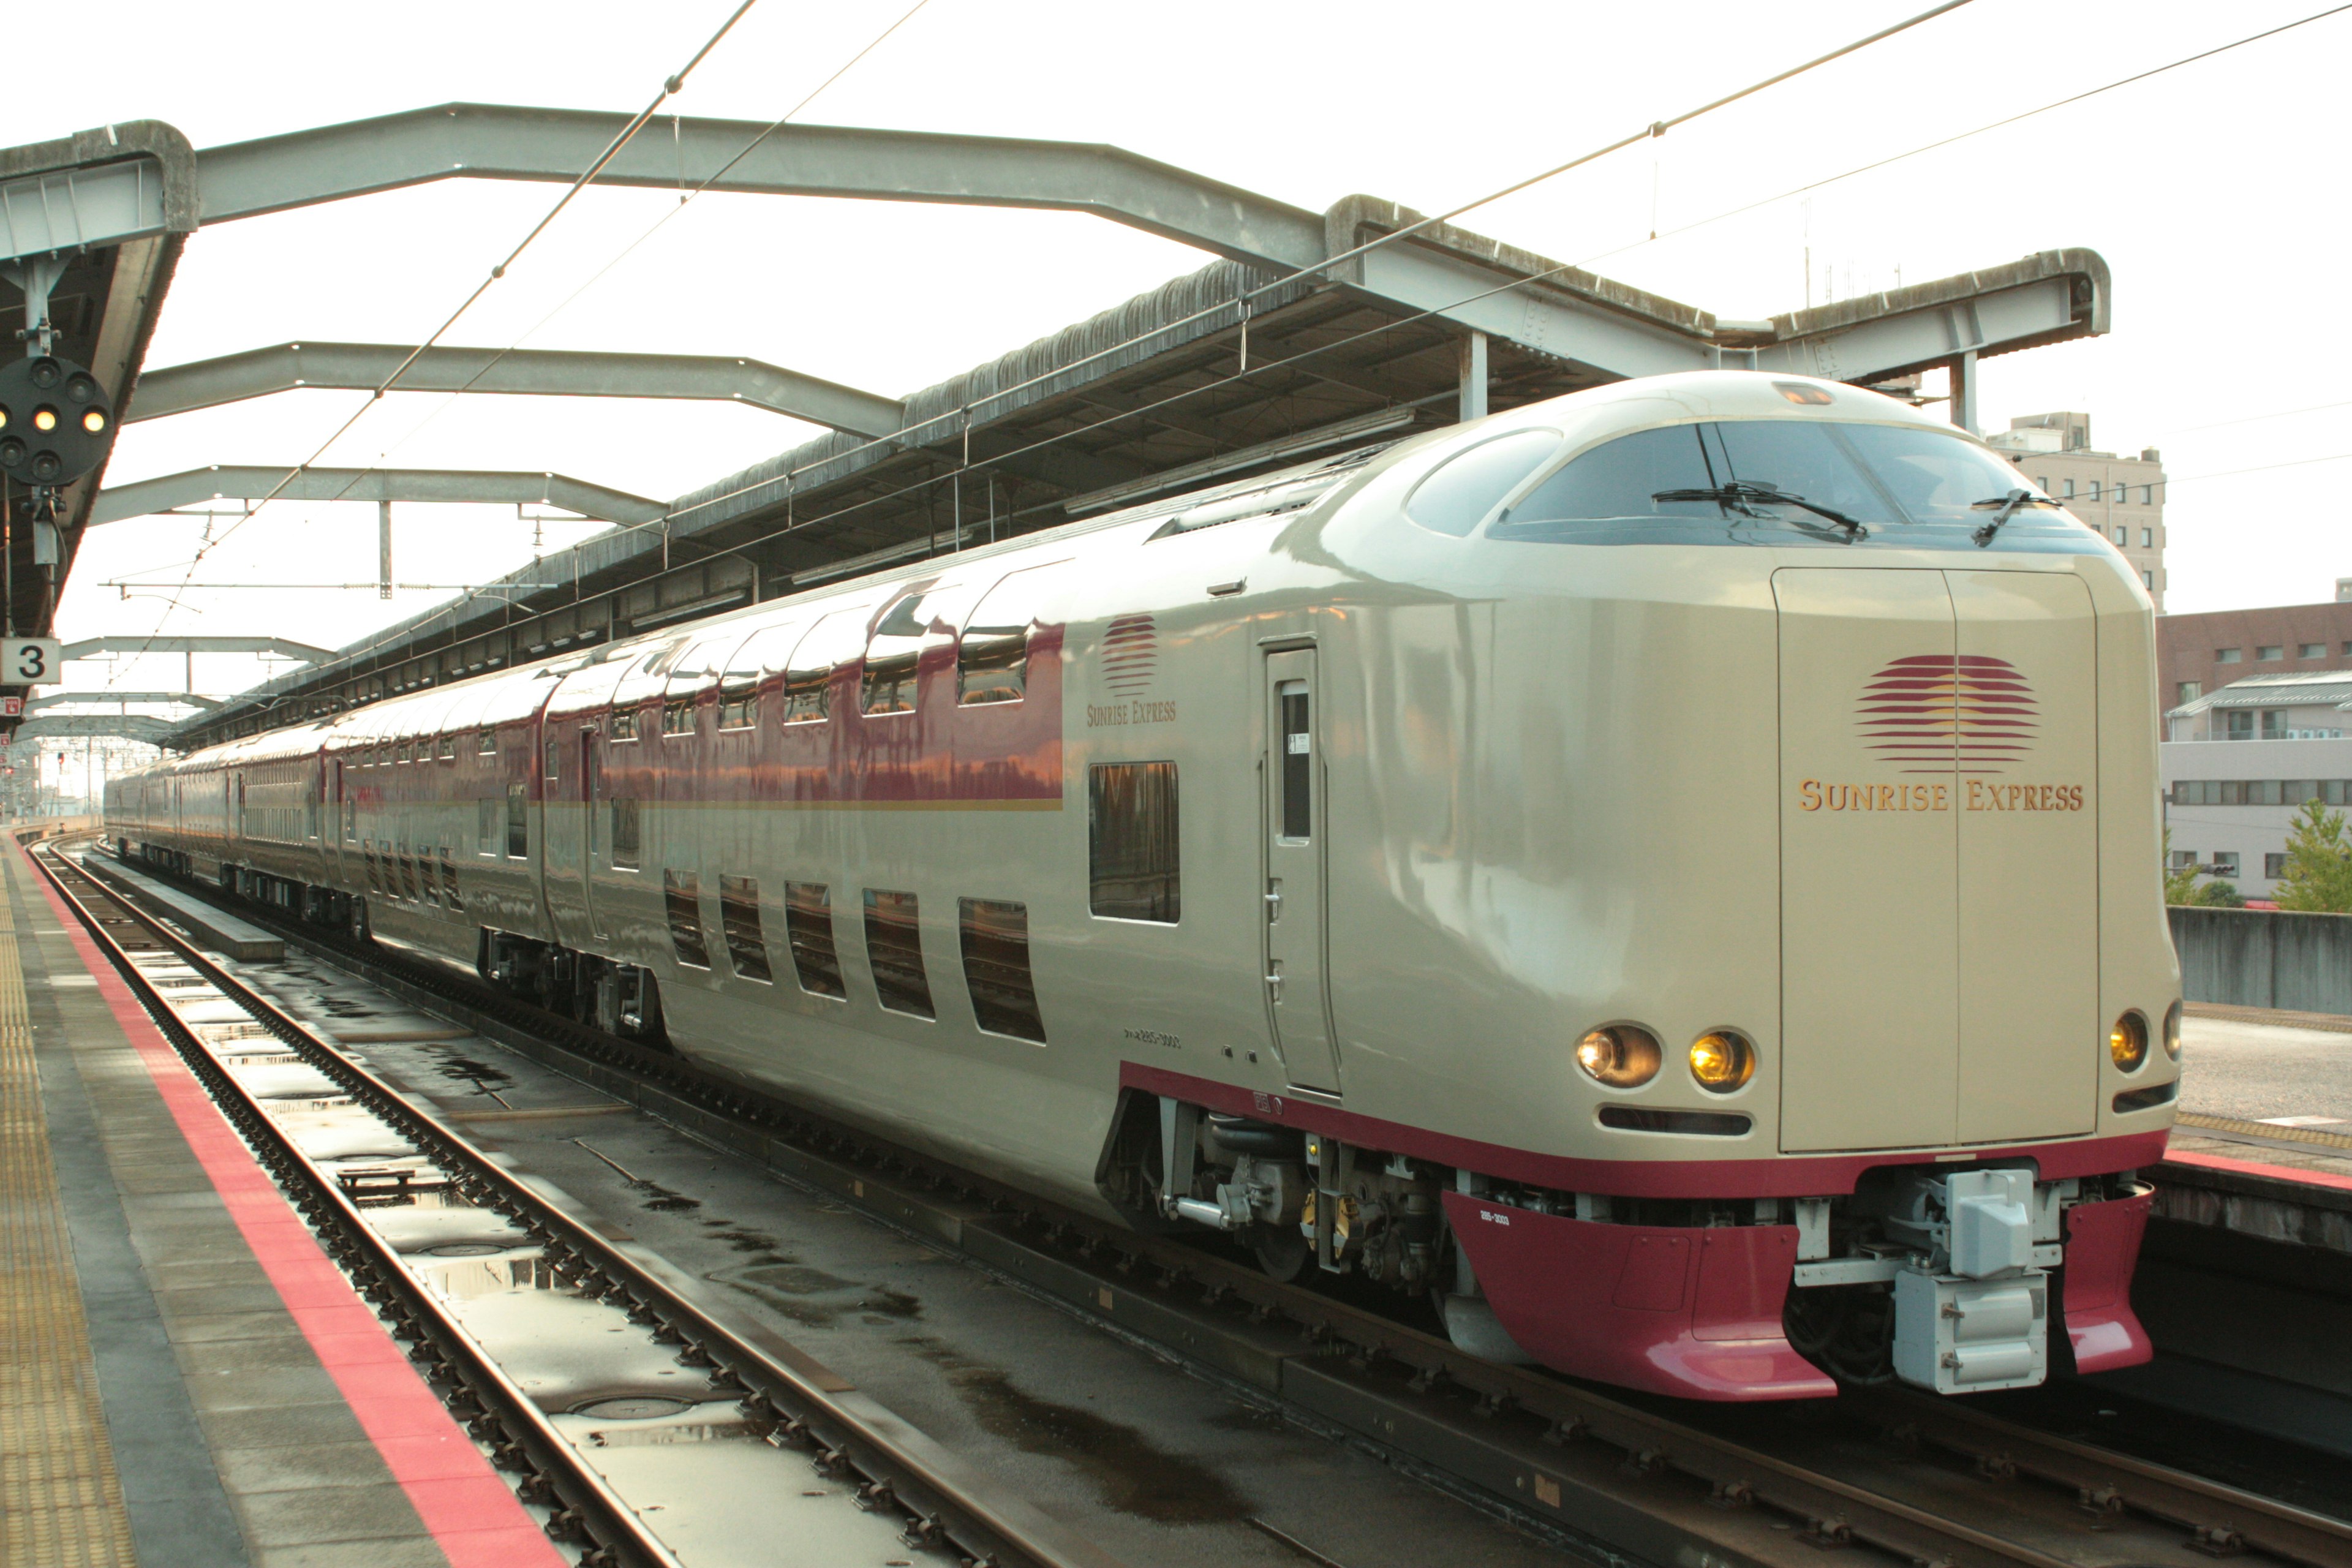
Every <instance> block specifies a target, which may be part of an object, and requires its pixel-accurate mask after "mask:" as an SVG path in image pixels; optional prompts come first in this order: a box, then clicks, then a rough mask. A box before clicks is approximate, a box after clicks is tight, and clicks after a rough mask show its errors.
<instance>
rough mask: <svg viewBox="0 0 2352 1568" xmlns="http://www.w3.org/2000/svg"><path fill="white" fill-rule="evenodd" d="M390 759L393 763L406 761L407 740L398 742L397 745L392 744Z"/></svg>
mask: <svg viewBox="0 0 2352 1568" xmlns="http://www.w3.org/2000/svg"><path fill="white" fill-rule="evenodd" d="M392 760H393V761H394V762H395V763H404V762H406V761H408V742H405V741H403V742H400V744H398V745H396V746H394V748H393V749H392Z"/></svg>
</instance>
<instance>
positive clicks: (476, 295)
mask: <svg viewBox="0 0 2352 1568" xmlns="http://www.w3.org/2000/svg"><path fill="white" fill-rule="evenodd" d="M757 4H759V0H740V4H739V5H737V6H736V7H735V9H734V10H732V11H730V13H728V16H727V19H726V20H725V21H724V22H721V23H720V24H719V27H718V30H717V31H715V32H713V33H712V34H711V35H710V37H708V38H706V39H704V40H703V43H702V47H699V48H698V49H696V50H695V51H694V55H693V58H690V59H688V61H687V62H686V64H684V65H683V66H681V67H679V68H677V70H675V71H673V72H671V73H670V74H669V75H668V76H667V77H666V78H664V79H663V81H662V85H661V89H660V90H659V91H657V92H656V93H655V94H654V96H653V98H652V99H651V100H649V101H648V102H647V103H646V106H645V108H643V109H641V110H638V111H637V112H636V113H635V114H634V115H632V116H631V117H630V119H629V121H628V122H627V123H626V124H625V125H624V126H622V128H621V129H620V130H619V131H618V132H615V133H614V136H613V139H612V140H611V141H610V142H607V143H606V144H605V147H604V151H603V152H602V153H598V154H597V155H596V157H595V159H594V160H593V162H591V163H589V165H588V167H587V168H585V169H583V170H582V171H581V173H580V177H579V178H578V179H576V180H574V181H572V184H570V185H568V186H566V187H565V188H564V192H563V194H562V195H561V196H559V197H557V198H556V200H555V204H554V205H552V206H551V207H549V208H548V209H547V211H546V213H545V214H544V215H542V216H541V218H540V220H539V221H538V222H537V223H535V224H533V225H532V226H530V232H528V233H526V234H525V235H524V236H523V237H521V238H520V240H518V241H516V242H515V245H514V247H512V248H511V249H509V251H508V252H507V254H506V256H505V257H504V258H502V259H500V260H499V261H498V262H497V263H496V264H494V265H493V266H492V267H491V268H490V269H489V272H488V274H487V275H486V276H485V277H484V278H483V279H482V280H481V281H480V282H478V283H477V284H476V285H475V286H474V288H473V289H472V291H471V292H469V293H468V294H467V296H466V298H465V299H464V300H462V301H460V302H459V304H458V306H457V309H456V310H452V311H450V312H449V314H448V315H447V316H446V318H444V319H443V321H442V322H441V324H440V325H439V326H437V327H436V328H434V329H433V331H432V333H431V334H430V335H429V336H427V337H426V338H425V341H424V342H421V343H418V344H417V345H416V346H415V348H413V349H411V350H410V351H409V352H408V353H407V354H406V355H405V356H404V357H403V358H402V360H401V362H400V363H399V365H398V366H397V367H395V368H394V371H393V373H392V374H390V375H388V376H386V377H385V378H384V379H383V382H382V383H381V384H378V385H377V386H376V388H375V389H374V390H373V392H371V393H369V394H368V397H367V401H365V402H363V403H362V404H361V405H359V406H358V407H357V408H355V409H353V410H352V414H351V417H349V418H348V419H345V420H344V421H343V422H342V424H341V425H340V426H336V428H335V431H334V433H333V434H332V435H331V436H329V437H327V438H326V439H325V440H324V441H321V442H320V443H319V446H318V448H317V450H315V451H313V452H312V453H311V454H310V457H308V458H305V459H303V460H302V462H300V463H299V464H297V465H296V466H295V467H293V468H289V469H288V470H287V471H286V475H285V477H284V478H283V479H279V480H278V483H277V484H275V485H273V486H271V487H270V489H269V493H268V495H265V496H263V497H262V498H261V499H260V500H257V501H255V502H254V504H253V506H252V508H251V510H248V511H247V513H246V515H245V516H244V517H243V518H240V519H238V520H237V521H236V523H235V524H232V525H231V526H230V527H229V528H228V529H226V530H225V531H223V532H222V534H221V536H220V538H219V539H215V540H214V541H212V542H210V543H208V544H206V545H205V546H204V547H203V548H201V549H199V550H198V551H197V552H196V557H195V560H194V561H192V562H191V563H189V572H190V574H191V575H193V574H194V570H195V566H196V564H197V563H200V562H202V561H203V560H204V558H205V556H206V555H207V554H209V553H210V552H212V551H214V550H215V549H218V548H219V547H220V545H221V543H222V542H224V541H226V539H227V538H228V537H229V536H230V535H231V534H234V533H235V532H236V531H237V529H238V528H241V527H243V526H244V525H245V524H246V523H247V522H248V521H252V518H253V516H254V514H255V513H257V512H258V511H260V510H261V509H262V508H264V507H266V506H268V504H269V503H270V502H271V501H273V500H276V499H277V498H278V496H280V495H282V494H284V493H285V490H286V487H287V486H289V485H290V484H292V483H293V482H294V481H295V479H298V478H299V477H300V476H301V475H302V473H303V472H304V471H305V470H307V469H309V468H312V467H314V466H315V465H316V464H317V463H318V461H319V459H320V458H322V457H324V456H326V453H327V450H328V448H329V447H332V446H333V445H334V444H335V443H336V442H337V441H340V440H341V439H342V438H343V437H344V436H345V435H346V434H347V433H349V431H350V430H351V428H352V426H354V425H357V424H358V423H359V422H360V420H361V419H362V417H364V416H366V414H367V411H368V410H369V409H370V408H372V407H373V406H374V405H375V404H376V403H377V401H378V400H380V399H381V398H382V397H383V395H384V394H385V393H386V392H387V391H389V390H390V389H391V387H392V385H393V384H394V382H397V381H398V380H399V379H400V378H401V377H402V376H403V375H404V374H407V373H408V368H409V367H410V366H411V365H413V364H415V363H416V361H417V360H418V358H419V357H421V356H422V355H423V354H424V353H425V352H426V351H427V350H429V349H431V348H432V347H433V345H434V344H436V343H437V342H440V341H441V339H442V338H443V337H444V336H445V335H446V334H447V332H448V331H449V329H450V328H452V327H454V326H456V325H457V321H458V320H459V319H460V318H461V317H463V316H464V315H465V313H466V312H467V310H471V309H473V307H474V305H475V303H476V302H477V301H478V300H480V299H481V298H482V296H483V295H485V294H487V293H488V292H489V291H490V289H492V288H493V287H495V286H496V285H497V284H498V283H499V280H500V279H504V278H505V277H506V275H507V268H509V267H512V266H513V265H514V264H515V263H516V262H517V261H518V260H520V259H521V257H522V254H523V252H524V251H526V250H528V249H530V247H531V244H532V243H533V242H534V241H535V240H537V239H538V238H539V237H540V236H541V235H542V234H545V233H546V232H547V229H548V226H550V225H551V224H552V223H554V221H555V220H556V219H557V218H558V217H559V216H562V213H563V210H564V209H565V208H566V207H568V206H570V205H572V198H573V197H575V196H577V195H579V194H580V193H581V192H582V191H583V190H585V189H587V188H588V186H589V185H590V184H592V183H593V181H594V180H595V178H596V176H597V175H598V174H602V173H604V169H605V166H606V165H608V164H609V163H612V161H613V160H614V158H615V157H617V156H619V155H620V152H621V150H622V149H623V148H624V147H626V146H627V145H628V144H629V143H630V142H632V141H633V140H635V137H636V134H637V132H640V131H642V130H644V129H645V128H646V124H647V123H649V122H650V121H652V119H653V117H654V114H655V111H656V110H659V109H660V108H661V106H662V105H663V104H664V103H665V102H667V100H669V99H671V98H673V97H675V96H676V95H677V93H678V91H679V90H680V89H683V88H684V87H685V85H686V79H687V78H688V77H689V76H691V75H692V74H693V73H694V70H695V68H696V67H698V66H699V65H701V64H702V62H703V61H704V60H705V59H707V58H709V55H710V51H711V50H713V49H715V48H717V47H719V41H720V40H721V39H723V38H725V37H727V35H728V34H729V33H730V32H732V31H733V30H734V27H735V24H736V23H738V22H740V21H741V20H742V19H743V17H744V15H745V14H746V13H748V12H749V11H750V10H751V7H752V6H753V5H757ZM170 618H171V612H170V611H169V610H166V611H165V612H164V614H163V616H160V617H158V619H157V621H156V623H155V629H154V630H153V631H152V632H150V633H148V634H147V636H148V640H149V641H150V642H152V640H153V639H154V638H155V637H160V636H161V635H162V634H163V624H164V622H165V621H167V620H169V619H170ZM142 651H143V650H142ZM133 657H134V658H136V657H137V656H136V655H134V656H133ZM127 664H128V661H126V667H127Z"/></svg>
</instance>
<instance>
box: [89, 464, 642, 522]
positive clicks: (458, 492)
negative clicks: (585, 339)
mask: <svg viewBox="0 0 2352 1568" xmlns="http://www.w3.org/2000/svg"><path fill="white" fill-rule="evenodd" d="M288 471H289V470H287V469H285V468H262V467H244V468H236V467H223V466H215V467H213V468H191V469H189V470H188V471H187V472H186V473H183V474H167V475H165V476H163V478H161V479H141V480H139V481H137V482H136V483H133V484H128V485H116V486H112V487H110V488H109V489H105V490H102V491H100V493H99V497H98V501H97V504H95V505H94V506H92V507H91V508H90V513H89V521H90V522H91V523H92V524H93V525H95V524H98V523H101V522H121V521H123V520H124V519H125V518H132V517H150V516H152V515H154V514H155V513H157V512H163V511H169V510H172V509H173V508H174V507H182V506H189V505H193V504H194V503H197V502H200V501H210V500H225V499H232V498H234V499H237V500H258V499H260V498H261V497H263V496H266V495H268V494H270V493H271V492H273V491H275V492H276V493H277V494H278V496H279V497H280V498H282V499H284V500H348V501H378V502H382V501H395V500H398V501H445V502H480V503H487V504H492V505H499V506H518V505H533V504H536V505H541V506H553V507H561V508H562V509H563V510H566V511H574V512H578V513H579V514H580V515H581V516H583V517H592V518H596V519H599V520H601V521H605V522H623V523H641V522H659V521H661V520H662V518H663V517H664V516H665V515H667V510H668V509H667V508H666V507H664V506H663V505H662V504H661V503H660V502H659V501H653V500H646V498H645V497H643V496H633V495H630V494H628V493H627V492H625V491H623V490H615V489H606V488H604V486H603V485H592V484H590V483H588V482H587V481H585V480H583V479H572V478H569V477H568V476H566V475H563V474H531V473H503V472H499V471H497V470H493V469H474V468H304V469H302V470H300V471H299V473H296V474H295V475H294V477H293V478H292V479H290V480H289V479H287V474H288ZM280 481H285V482H284V483H283V485H282V487H281V483H280Z"/></svg>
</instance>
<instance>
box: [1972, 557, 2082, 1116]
mask: <svg viewBox="0 0 2352 1568" xmlns="http://www.w3.org/2000/svg"><path fill="white" fill-rule="evenodd" d="M1944 577H1945V580H1946V582H1948V584H1950V585H1951V593H1952V610H1953V614H1954V619H1955V621H1956V623H1957V625H1958V632H1959V637H1958V649H1959V662H1960V677H1961V679H1962V681H1963V682H1964V683H1965V684H1964V687H1963V695H1962V701H1963V703H1964V704H1965V706H1964V708H1963V710H1962V712H1961V716H1960V726H1959V728H1960V731H1961V743H1962V749H1963V752H1964V757H1963V777H1962V779H1961V781H1960V795H1961V799H1960V801H1959V802H1958V804H1959V805H1961V806H1962V807H1963V809H1962V810H1961V811H1960V812H1959V813H1958V822H1959V873H1960V882H1959V920H1960V933H1959V934H1960V1079H1959V1139H1960V1142H1963V1143H1981V1142H1992V1141H1994V1140H1996V1139H2008V1138H2055V1137H2060V1136H2063V1135H2064V1134H2067V1133H2078V1132H2088V1131H2091V1127H2092V1121H2093V1118H2094V1115H2095V1110H2096V1107H2097V1096H2098V1088H2099V1058H2100V1057H2101V1056H2102V1055H2103V1054H2104V1052H2103V1051H2102V1050H2101V1049H2100V1045H2099V1042H2100V1041H2101V1040H2102V1039H2103V1038H2104V1031H2103V1029H2102V1025H2103V1023H2104V1020H2103V1019H2102V1018H2101V1017H2100V1016H2099V980H2098V973H2099V797H2098V788H2097V785H2098V766H2099V758H2098V731H2099V712H2098V703H2097V700H2096V697H2095V692H2096V690H2097V682H2098V655H2097V650H2096V647H2095V637H2096V623H2095V621H2094V619H2093V611H2092V608H2091V592H2090V589H2089V588H2088V587H2086V586H2085V585H2084V583H2083V580H2082V579H2081V578H2079V577H2076V576H2075V575H2074V574H2072V573H2057V572H1947V573H1945V574H1944ZM1996 747H1997V748H1998V751H1997V752H1996V750H1995V748H1996ZM1971 749H1974V750H1977V751H1979V752H1980V753H1981V754H1983V756H1984V760H1983V761H1982V762H1980V763H1975V764H1973V767H1974V769H1975V770H1976V771H1969V770H1970V767H1971V764H1969V763H1968V762H1967V760H1966V756H1965V753H1966V752H1968V751H1969V750H1971Z"/></svg>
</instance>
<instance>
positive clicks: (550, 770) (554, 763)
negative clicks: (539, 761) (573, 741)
mask: <svg viewBox="0 0 2352 1568" xmlns="http://www.w3.org/2000/svg"><path fill="white" fill-rule="evenodd" d="M562 760H563V746H562V742H557V741H550V742H548V743H547V776H548V777H549V778H554V777H555V776H556V770H557V767H558V764H560V763H562Z"/></svg>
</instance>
